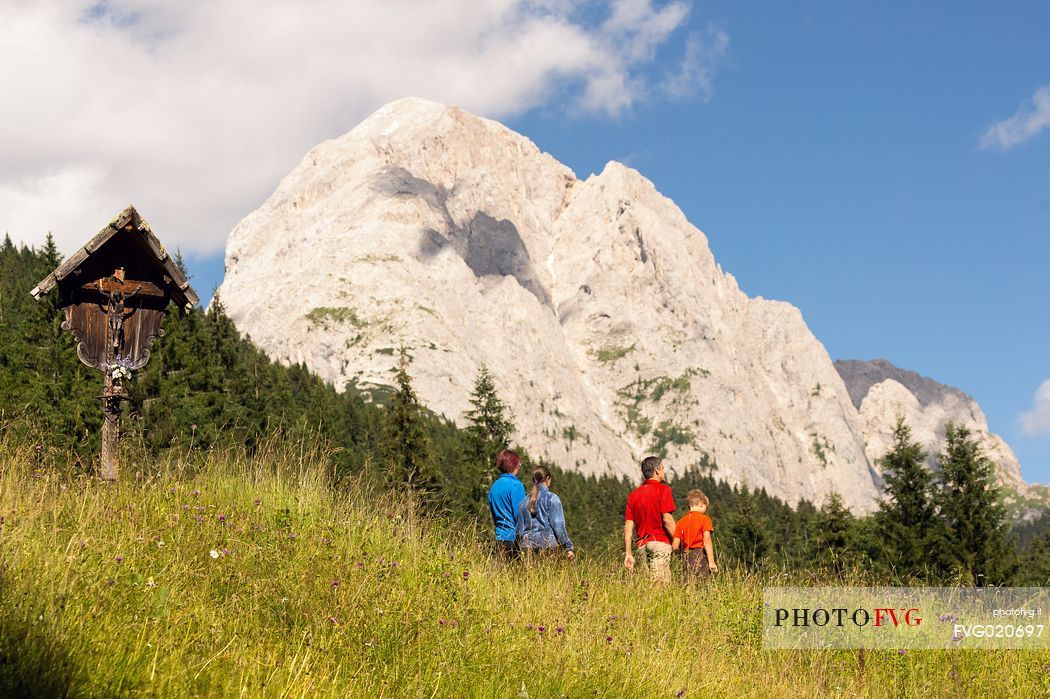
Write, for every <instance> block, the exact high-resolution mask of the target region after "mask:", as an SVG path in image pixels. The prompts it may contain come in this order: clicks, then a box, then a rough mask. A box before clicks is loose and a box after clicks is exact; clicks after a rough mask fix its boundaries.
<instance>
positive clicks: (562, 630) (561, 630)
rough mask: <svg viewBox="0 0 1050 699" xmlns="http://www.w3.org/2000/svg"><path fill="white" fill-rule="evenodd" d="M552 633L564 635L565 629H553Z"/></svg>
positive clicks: (562, 627) (561, 627)
mask: <svg viewBox="0 0 1050 699" xmlns="http://www.w3.org/2000/svg"><path fill="white" fill-rule="evenodd" d="M554 633H565V627H564V626H559V627H558V628H556V629H554Z"/></svg>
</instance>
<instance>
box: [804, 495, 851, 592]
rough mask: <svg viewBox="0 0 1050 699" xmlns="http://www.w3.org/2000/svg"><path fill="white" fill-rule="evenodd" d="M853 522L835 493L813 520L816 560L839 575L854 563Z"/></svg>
mask: <svg viewBox="0 0 1050 699" xmlns="http://www.w3.org/2000/svg"><path fill="white" fill-rule="evenodd" d="M855 521H856V520H855V518H854V517H853V514H852V513H850V511H849V510H848V509H846V505H845V504H844V503H843V502H842V496H841V495H839V494H838V493H835V492H833V493H831V495H830V496H829V497H828V499H827V502H825V503H824V506H823V507H821V508H820V511H819V512H818V513H817V516H816V518H815V519H814V522H813V525H814V529H815V530H816V537H815V538H816V544H817V558H818V560H819V561H820V562H821V564H822V565H825V566H827V567H829V568H831V569H832V570H833V571H835V572H836V573H841V572H842V571H843V570H845V569H846V568H848V567H849V566H850V565H851V564H852V563H853V562H854V561H855V546H854V543H855V542H854V531H853V530H854V525H855Z"/></svg>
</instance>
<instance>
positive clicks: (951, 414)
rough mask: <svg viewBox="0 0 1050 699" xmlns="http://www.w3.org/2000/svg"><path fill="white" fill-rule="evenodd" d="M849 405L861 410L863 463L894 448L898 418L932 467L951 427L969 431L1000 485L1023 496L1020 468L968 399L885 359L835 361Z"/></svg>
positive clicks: (975, 403)
mask: <svg viewBox="0 0 1050 699" xmlns="http://www.w3.org/2000/svg"><path fill="white" fill-rule="evenodd" d="M835 368H836V369H838V372H839V374H840V375H841V376H842V379H843V381H845V383H846V389H847V390H848V391H849V395H850V398H851V399H852V400H853V404H854V405H855V406H856V407H857V409H858V410H859V411H860V422H861V429H862V431H863V434H864V442H865V448H866V450H867V454H868V459H869V460H870V461H871V463H873V464H876V462H877V460H878V459H879V458H881V457H882V456H883V455H884V454H885V453H886V452H887V451H889V449H890V446H891V445H892V443H893V428H894V426H895V425H896V423H897V416H898V415H901V416H903V417H904V419H905V421H907V423H908V426H909V427H911V430H912V437H913V438H914V439H915V441H916V442H918V443H919V444H921V445H922V446H923V449H925V451H926V454H927V463H928V464H929V465H930V466H931V467H933V466H934V465H935V464H936V460H937V454H938V452H940V450H941V449H942V448H943V447H944V430H945V427H946V426H947V425H948V423H949V422H954V423H955V424H956V425H960V426H963V427H966V428H968V429H969V430H970V431H971V432H973V434H974V436H975V437H976V438H977V440H978V443H979V444H980V445H981V449H982V451H983V453H984V454H985V455H986V456H987V457H988V458H990V459H991V460H992V461H993V462H995V465H996V475H997V476H998V478H999V481H1000V482H1001V483H1002V484H1004V485H1006V486H1008V487H1010V488H1012V489H1013V490H1015V491H1017V492H1018V493H1020V494H1024V493H1025V492H1026V490H1027V485H1026V484H1025V482H1024V480H1023V479H1022V478H1021V466H1020V464H1018V463H1017V458H1016V457H1015V456H1014V453H1013V451H1012V450H1011V449H1010V446H1009V445H1008V444H1007V443H1006V442H1005V441H1004V440H1003V439H1002V437H1000V436H998V435H996V434H992V433H991V432H990V431H989V430H988V421H987V420H986V419H985V417H984V412H983V411H982V410H981V407H980V406H979V405H978V404H977V401H975V400H974V399H973V398H971V397H970V396H968V395H966V394H965V393H963V392H962V391H960V390H959V389H957V388H952V387H951V386H945V385H944V384H941V383H937V382H936V381H934V380H932V379H928V378H926V377H925V376H920V375H919V374H916V373H915V372H914V371H907V370H904V369H900V368H898V367H896V366H894V365H893V364H891V363H889V362H887V361H886V360H885V359H875V360H872V361H870V362H864V361H858V360H839V361H836V362H835Z"/></svg>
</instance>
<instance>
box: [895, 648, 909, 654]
mask: <svg viewBox="0 0 1050 699" xmlns="http://www.w3.org/2000/svg"><path fill="white" fill-rule="evenodd" d="M907 654H908V651H907V650H906V649H904V648H901V649H900V650H898V651H897V655H907Z"/></svg>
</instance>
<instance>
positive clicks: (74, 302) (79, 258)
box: [31, 207, 197, 480]
mask: <svg viewBox="0 0 1050 699" xmlns="http://www.w3.org/2000/svg"><path fill="white" fill-rule="evenodd" d="M55 289H57V290H58V296H59V306H60V307H61V308H62V310H63V312H64V313H65V316H66V318H65V320H64V321H63V323H62V329H63V330H68V331H70V332H71V333H73V337H74V339H75V340H76V346H77V357H78V358H79V359H80V361H81V362H83V363H84V364H86V365H87V366H90V367H93V368H95V369H98V370H99V371H101V372H102V373H103V377H104V379H103V387H102V395H101V396H99V398H100V399H101V400H102V417H103V421H102V454H101V460H100V465H99V466H100V467H99V475H100V476H101V477H102V478H103V479H105V480H116V479H117V476H118V471H119V466H118V455H119V447H120V404H121V401H123V400H127V398H128V391H127V387H126V384H125V382H126V381H129V380H130V379H131V377H132V375H133V374H132V372H135V371H137V370H139V369H141V368H142V367H144V366H145V365H146V363H147V362H148V361H149V358H150V346H151V345H152V344H153V341H154V339H156V338H158V337H163V335H164V331H163V330H162V329H161V323H162V322H163V320H164V316H165V314H166V312H167V308H168V304H169V303H170V302H174V303H176V304H177V305H178V306H179V308H180V309H186V310H189V309H191V308H193V306H195V305H196V304H197V295H196V293H194V291H193V289H192V288H190V285H189V282H188V281H186V277H185V275H184V274H183V273H182V270H180V269H179V267H178V265H177V264H175V261H174V260H172V259H171V257H170V256H169V255H168V253H167V251H165V250H164V247H163V246H162V245H161V244H160V241H159V240H157V238H156V237H155V236H154V235H153V231H152V230H150V227H149V224H148V223H146V221H145V219H143V218H142V217H141V216H139V214H138V212H137V211H135V209H134V208H133V207H128V208H127V209H125V210H124V211H123V212H121V214H120V215H119V216H117V218H115V219H114V220H113V221H112V222H111V223H110V224H109V225H108V226H106V227H105V228H103V229H102V230H101V231H100V232H99V234H98V235H96V236H95V237H94V238H92V239H91V240H90V241H88V243H87V244H86V245H84V247H82V248H80V249H79V250H78V251H77V252H75V253H74V254H73V255H70V256H69V258H67V259H66V260H65V261H64V262H63V263H62V264H61V265H59V267H58V268H56V269H55V270H54V271H53V272H52V273H51V274H49V275H48V276H47V277H46V278H44V279H43V280H42V281H41V282H40V283H39V284H38V285H37V286H36V288H34V289H33V291H32V292H31V293H32V294H33V296H35V297H37V298H40V297H41V296H42V295H44V294H47V293H50V292H51V291H53V290H55Z"/></svg>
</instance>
